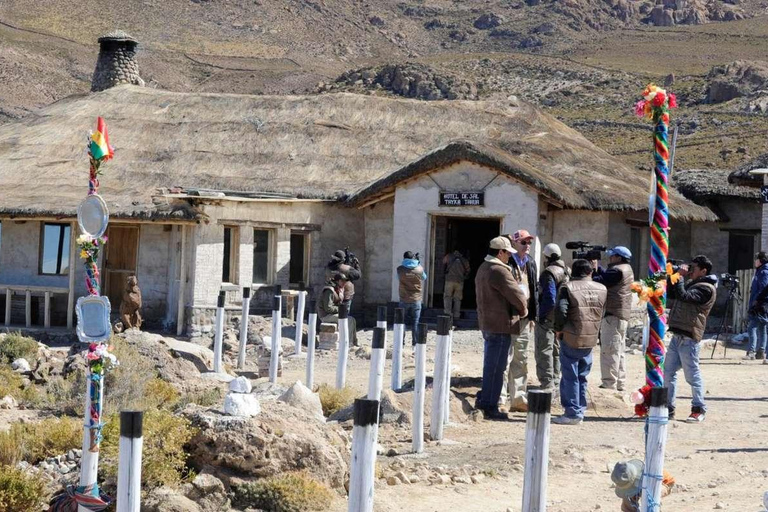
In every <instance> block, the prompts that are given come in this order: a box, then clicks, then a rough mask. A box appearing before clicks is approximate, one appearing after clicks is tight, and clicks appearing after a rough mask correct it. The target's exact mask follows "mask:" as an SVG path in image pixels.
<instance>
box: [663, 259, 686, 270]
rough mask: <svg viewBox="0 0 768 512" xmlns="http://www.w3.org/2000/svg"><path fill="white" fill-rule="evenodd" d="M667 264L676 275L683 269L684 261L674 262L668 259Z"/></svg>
mask: <svg viewBox="0 0 768 512" xmlns="http://www.w3.org/2000/svg"><path fill="white" fill-rule="evenodd" d="M667 263H669V264H670V265H672V272H673V273H677V272H680V269H681V268H683V265H685V260H675V259H671V258H670V259H668V260H667ZM686 266H687V265H686Z"/></svg>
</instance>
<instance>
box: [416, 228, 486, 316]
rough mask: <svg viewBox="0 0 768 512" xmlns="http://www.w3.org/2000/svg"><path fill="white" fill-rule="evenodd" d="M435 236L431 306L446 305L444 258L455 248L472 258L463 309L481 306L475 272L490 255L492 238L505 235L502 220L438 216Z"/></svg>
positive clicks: (465, 282)
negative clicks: (444, 295) (502, 233)
mask: <svg viewBox="0 0 768 512" xmlns="http://www.w3.org/2000/svg"><path fill="white" fill-rule="evenodd" d="M433 222H434V223H435V227H434V239H433V244H434V245H433V251H432V254H433V255H434V256H433V261H432V262H431V263H432V269H433V271H432V272H433V279H432V287H431V293H430V305H431V306H432V307H434V308H439V309H442V307H443V288H444V286H445V266H444V265H443V257H444V256H445V255H446V254H450V253H452V252H453V251H454V250H458V251H459V252H461V253H462V254H463V255H464V257H466V258H467V259H468V260H469V265H470V269H471V270H470V274H469V277H468V278H467V280H466V281H464V299H463V300H462V301H461V309H462V310H465V309H469V310H472V309H475V308H477V295H476V294H475V274H477V269H478V267H480V265H481V264H482V263H483V260H485V256H486V255H487V254H488V244H489V242H490V241H491V239H492V238H495V237H497V236H499V234H501V219H499V218H490V219H489V218H483V219H478V218H473V217H442V216H441V217H434V218H433Z"/></svg>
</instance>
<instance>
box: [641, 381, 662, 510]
mask: <svg viewBox="0 0 768 512" xmlns="http://www.w3.org/2000/svg"><path fill="white" fill-rule="evenodd" d="M645 422H646V429H647V432H648V436H647V437H646V441H645V471H643V489H644V492H643V501H642V504H641V507H640V510H642V511H643V512H658V511H659V510H661V489H662V480H663V479H664V476H663V473H664V451H665V448H666V444H667V423H668V422H669V410H668V409H667V388H653V389H651V409H650V411H649V412H648V417H647V418H646V420H645Z"/></svg>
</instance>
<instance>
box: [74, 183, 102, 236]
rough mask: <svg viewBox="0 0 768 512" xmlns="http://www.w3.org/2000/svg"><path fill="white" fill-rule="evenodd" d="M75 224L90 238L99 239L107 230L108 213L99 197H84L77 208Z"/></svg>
mask: <svg viewBox="0 0 768 512" xmlns="http://www.w3.org/2000/svg"><path fill="white" fill-rule="evenodd" d="M77 223H78V224H79V225H80V231H81V232H82V233H83V234H84V235H88V236H90V237H91V238H99V237H100V236H102V235H103V234H104V232H105V231H106V230H107V224H109V211H108V210H107V203H105V202H104V200H103V199H102V198H101V196H100V195H98V194H94V195H90V196H88V197H86V198H85V199H84V200H83V202H82V203H80V206H78V207H77Z"/></svg>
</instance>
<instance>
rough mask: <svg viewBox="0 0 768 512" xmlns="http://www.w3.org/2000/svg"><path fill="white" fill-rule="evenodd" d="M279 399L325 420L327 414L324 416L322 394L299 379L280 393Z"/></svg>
mask: <svg viewBox="0 0 768 512" xmlns="http://www.w3.org/2000/svg"><path fill="white" fill-rule="evenodd" d="M278 400H279V401H281V402H285V403H287V404H288V405H291V406H293V407H297V408H299V409H302V410H304V411H307V412H309V413H311V414H312V415H313V416H314V417H315V418H317V419H318V420H319V421H323V422H324V421H325V416H323V405H322V404H321V403H320V396H319V395H317V394H316V393H313V392H312V391H311V390H310V389H309V388H308V387H306V386H305V385H304V384H302V383H301V382H299V381H296V382H295V383H294V384H293V386H291V387H290V388H288V390H287V391H286V392H285V393H283V394H282V395H280V398H278Z"/></svg>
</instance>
